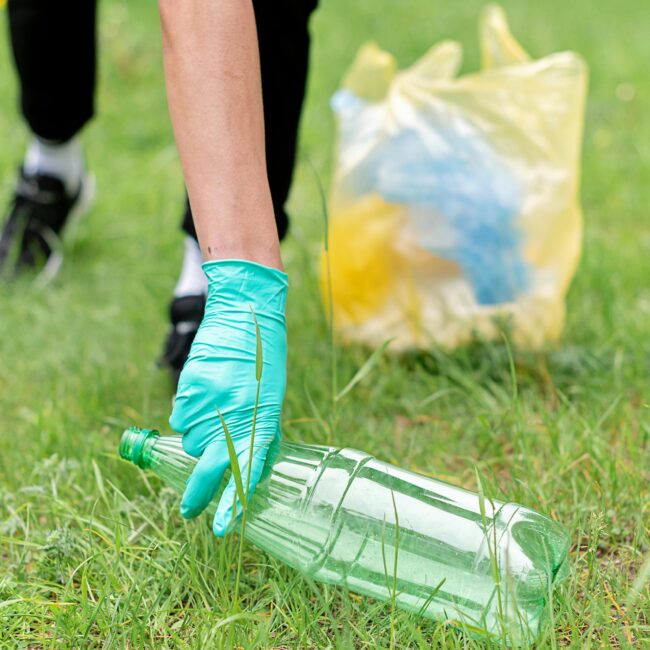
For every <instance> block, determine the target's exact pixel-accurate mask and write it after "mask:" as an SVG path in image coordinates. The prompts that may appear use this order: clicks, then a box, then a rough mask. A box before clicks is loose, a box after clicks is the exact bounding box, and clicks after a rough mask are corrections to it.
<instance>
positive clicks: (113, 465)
mask: <svg viewBox="0 0 650 650" xmlns="http://www.w3.org/2000/svg"><path fill="white" fill-rule="evenodd" d="M504 5H505V8H506V10H507V11H508V13H509V17H510V20H511V25H512V28H513V32H514V33H515V35H517V36H518V37H519V39H520V40H521V42H522V43H523V45H524V46H525V47H526V49H528V51H529V52H530V53H531V54H532V55H533V56H541V55H543V54H546V53H550V52H552V51H557V50H562V49H574V50H577V51H578V52H580V53H581V54H582V55H583V56H584V58H585V59H586V60H587V62H588V64H589V66H590V71H591V77H590V92H589V100H588V109H587V121H586V132H585V143H584V164H583V187H582V196H583V206H584V212H585V249H584V255H583V259H582V262H581V265H580V268H579V270H578V273H577V276H576V279H575V281H574V283H573V285H572V288H571V292H570V295H569V298H568V322H567V327H566V331H565V334H564V337H563V339H562V341H561V343H560V344H559V345H556V346H552V347H549V348H548V349H547V350H545V351H543V352H541V353H530V352H524V351H514V369H515V373H514V375H515V378H514V381H513V377H512V374H511V368H510V363H509V354H508V348H507V346H506V345H505V344H504V343H502V342H501V343H496V344H489V345H487V344H485V345H475V346H472V347H471V348H469V349H465V350H460V351H458V352H455V353H451V354H450V353H443V352H441V351H431V353H430V354H422V355H418V356H409V357H407V358H393V357H390V358H384V359H382V360H381V362H380V363H379V365H378V366H377V367H376V368H375V369H374V370H373V374H372V376H371V377H370V378H368V379H367V380H366V381H364V382H361V383H360V384H359V385H358V386H356V387H355V388H354V390H353V391H351V392H350V393H349V394H348V395H347V396H346V398H345V399H344V400H342V401H341V402H340V403H339V405H338V408H337V412H336V416H335V417H334V416H332V417H330V415H331V402H330V395H331V383H330V375H331V373H330V343H329V337H328V332H327V325H326V321H325V318H324V316H323V309H322V306H321V302H320V297H319V293H318V287H317V275H316V270H317V262H318V254H319V250H320V247H321V241H322V235H323V225H322V219H321V216H320V203H319V198H318V188H317V186H316V183H315V182H314V177H313V173H312V171H311V165H313V166H314V167H315V168H316V170H317V171H318V174H319V175H320V176H321V178H322V179H323V182H324V183H325V184H327V183H328V179H329V176H330V166H331V159H332V140H333V137H334V123H333V119H332V115H331V113H330V109H329V107H328V99H329V97H330V96H331V94H332V93H333V91H334V90H335V89H336V87H337V84H338V81H339V80H340V77H341V75H342V72H343V71H344V69H345V67H346V66H347V65H348V64H349V62H350V61H351V59H352V57H353V55H354V53H355V51H356V50H357V48H358V46H359V45H360V44H361V43H363V42H365V41H366V40H369V39H374V40H376V41H378V42H379V43H380V44H381V45H382V46H383V47H385V48H386V49H388V50H390V51H392V52H394V53H395V54H396V56H397V57H398V60H399V62H400V63H401V64H402V65H406V64H408V63H410V62H412V61H413V60H414V58H415V57H417V56H418V55H419V54H421V53H422V52H423V51H424V50H425V49H426V48H427V47H428V46H429V45H430V44H432V43H433V42H434V41H437V40H439V39H442V38H446V37H454V38H458V39H459V40H461V41H462V42H463V44H464V45H465V46H466V53H467V54H466V61H465V63H464V69H465V70H470V69H474V68H475V67H476V66H477V65H478V47H477V43H476V20H477V16H478V12H479V10H480V8H481V3H480V2H478V1H477V0H466V1H465V2H463V3H452V4H450V3H443V2H440V0H426V1H425V0H400V2H392V3H378V2H376V1H374V2H373V1H372V0H358V1H357V2H354V3H351V2H344V0H322V7H321V9H320V10H319V12H318V13H317V15H316V16H315V17H314V20H313V23H312V33H313V40H314V48H313V58H312V69H311V80H310V86H309V96H308V102H307V107H306V112H305V115H304V120H303V123H302V138H301V154H300V161H299V164H298V169H297V174H296V182H295V184H294V190H293V194H292V198H291V203H290V207H291V213H292V215H293V217H294V221H293V230H292V235H291V236H290V237H289V240H288V241H287V242H286V244H285V245H284V259H285V263H286V266H287V270H288V272H289V274H290V278H291V293H290V304H289V307H288V327H289V343H290V345H289V379H288V382H289V383H288V389H287V398H286V402H285V410H284V419H283V431H284V435H285V437H286V438H288V439H291V440H303V441H307V442H329V443H332V444H337V445H348V446H352V447H357V448H360V449H363V450H367V451H369V452H371V453H373V454H374V455H376V456H378V457H379V458H381V459H383V460H388V461H391V462H395V463H397V464H399V465H402V466H404V467H409V468H412V469H416V470H418V471H421V472H423V473H427V474H431V475H434V476H438V477H441V478H443V479H445V480H448V481H450V482H452V483H455V484H458V485H462V486H465V487H468V488H471V489H475V488H476V475H475V468H477V469H478V471H479V472H480V473H481V475H482V476H483V477H485V480H486V484H487V487H488V488H489V491H490V492H491V494H492V495H493V496H494V497H496V498H507V499H508V500H512V501H517V502H520V503H523V504H525V505H527V506H530V507H533V508H536V509H539V510H540V511H542V512H547V513H550V514H551V515H552V516H553V517H554V518H556V519H557V520H559V521H560V522H562V523H563V524H564V526H565V527H566V528H567V530H568V531H570V534H571V537H572V540H573V545H572V549H571V555H570V562H571V568H570V575H569V577H568V579H567V580H566V582H565V583H563V585H562V587H561V588H560V589H559V590H558V591H557V592H556V595H555V598H554V602H553V607H552V609H553V616H552V623H549V625H548V626H547V627H546V629H545V630H544V633H543V636H542V638H541V639H540V641H539V647H541V648H546V647H556V646H570V647H575V648H592V647H593V648H609V647H626V646H632V645H634V646H635V647H639V648H642V647H650V591H649V586H648V585H649V582H650V580H649V575H650V410H649V407H650V404H649V401H650V397H649V394H648V389H649V388H650V378H649V372H648V371H649V370H650V286H649V283H648V279H649V277H650V272H649V269H648V258H649V252H650V219H649V218H648V211H649V210H650V208H649V206H650V117H649V116H650V111H648V101H650V99H649V93H650V81H649V77H648V74H647V63H648V61H649V60H650V39H649V38H648V29H647V20H644V18H645V16H644V15H642V14H643V11H644V10H643V3H642V2H639V1H638V0H618V1H617V2H614V1H613V0H603V1H602V2H599V3H593V2H587V0H574V2H566V1H560V0H546V1H545V2H533V1H532V0H525V1H523V0H518V1H515V0H509V1H508V2H505V3H504ZM0 12H1V10H0ZM3 18H4V17H3ZM100 36H101V54H102V60H101V74H100V78H101V83H100V88H99V95H98V104H99V117H98V119H97V120H96V121H95V122H94V123H93V124H92V125H91V126H90V127H89V128H88V129H87V131H86V133H85V134H84V142H85V143H86V149H87V158H88V163H89V166H90V167H91V169H92V170H93V171H94V173H95V174H96V176H97V181H98V188H99V189H98V197H97V201H96V203H95V205H94V207H93V208H92V210H91V212H90V213H89V214H88V215H87V218H86V219H85V220H84V221H83V222H81V223H80V225H79V229H78V232H77V234H76V237H75V238H74V240H71V241H68V242H67V243H66V262H65V264H64V267H63V270H62V272H61V274H60V276H59V277H58V278H57V280H56V281H55V283H54V284H53V285H52V286H50V287H48V288H47V290H45V291H39V290H37V289H35V288H33V287H32V286H31V285H29V284H27V283H25V282H19V283H15V284H12V285H11V286H0V557H1V564H0V646H1V647H7V648H23V647H24V648H40V647H46V648H49V647H57V648H61V649H63V648H85V647H102V648H207V647H212V646H215V645H216V646H222V647H232V646H237V647H243V648H253V647H262V648H298V647H301V648H302V647H313V648H327V647H331V648H366V647H367V648H376V647H389V646H390V645H391V643H392V644H393V645H394V646H395V647H399V648H406V647H421V648H429V647H435V648H481V647H485V644H484V643H481V642H479V641H476V640H471V639H467V638H465V637H463V636H462V635H459V634H458V633H456V632H455V631H454V630H453V629H452V628H451V627H449V626H445V625H437V624H435V623H433V622H430V621H423V620H419V619H417V618H416V617H414V616H411V615H409V614H405V613H403V612H398V613H397V614H396V615H395V617H394V619H393V620H391V612H390V608H389V607H387V606H383V605H381V604H380V603H376V602H373V601H370V600H368V599H363V598H360V597H357V596H355V595H353V594H346V593H345V592H343V591H342V590H340V589H337V588H333V587H327V586H323V585H319V584H315V583H313V582H311V581H308V580H306V579H304V578H302V577H301V576H300V575H298V574H297V573H295V572H294V571H292V570H290V569H288V568H285V567H283V566H281V565H280V564H279V563H277V562H276V561H274V560H273V559H271V558H269V557H267V556H265V555H264V554H262V553H260V552H258V551H256V550H255V549H254V548H252V547H247V548H246V552H245V557H244V572H243V578H242V587H241V591H242V610H243V614H242V616H241V618H240V619H239V620H238V623H237V625H235V626H231V625H229V622H228V619H227V617H228V615H229V613H230V612H231V611H232V602H231V597H232V584H233V580H234V574H235V570H236V564H235V561H234V555H233V544H234V543H235V540H234V539H230V540H228V541H226V542H223V541H219V540H217V539H215V538H214V537H213V536H212V534H211V532H210V527H209V521H208V519H207V518H206V519H203V518H201V519H200V520H198V521H196V522H191V523H187V522H184V521H183V520H182V519H181V517H180V515H179V512H178V498H177V496H176V495H175V494H174V493H172V492H171V491H170V490H169V489H166V488H163V487H162V485H161V484H160V482H159V481H158V480H157V479H156V478H155V477H152V476H147V475H145V474H144V473H142V472H140V471H138V470H137V469H136V468H135V467H133V466H127V465H126V464H124V463H123V462H121V461H120V460H119V459H118V458H117V454H116V447H117V442H118V439H119V435H120V433H121V431H122V429H123V428H124V427H127V426H130V425H134V424H136V425H141V426H149V427H155V428H160V429H161V430H163V431H167V428H166V427H167V418H168V415H169V411H170V399H171V391H170V385H169V381H168V378H167V377H166V375H165V374H164V373H163V372H161V371H160V370H159V369H158V368H157V367H156V364H155V361H156V358H157V355H158V354H159V352H160V346H161V342H162V339H163V337H164V334H165V330H166V325H167V322H166V310H167V303H168V300H169V297H170V293H171V290H172V288H173V285H174V282H175V278H176V274H177V271H178V268H179V263H180V255H181V248H182V247H181V242H182V235H181V233H180V230H179V228H178V222H179V219H180V211H181V201H182V191H183V189H182V181H181V175H180V169H179V164H178V160H177V157H176V153H175V149H174V146H173V141H172V135H171V130H170V125H169V120H168V115H167V109H166V103H165V94H164V86H163V80H162V74H161V57H160V37H159V27H158V22H157V16H156V9H155V3H153V2H145V1H144V0H130V1H129V2H117V1H116V0H105V1H104V2H103V3H101V27H100ZM19 123H20V122H19V114H18V112H17V109H16V86H15V80H14V76H13V73H12V68H11V66H10V61H9V55H8V37H7V34H6V30H3V31H2V33H1V35H0V142H1V143H2V147H1V148H0V202H1V203H2V204H4V203H5V202H6V201H8V200H9V197H10V194H11V189H12V185H13V182H14V174H15V167H16V165H17V164H18V163H19V161H20V159H21V155H22V153H23V149H24V147H25V143H26V140H27V134H26V132H25V130H24V129H23V128H22V127H21V126H19ZM367 354H368V352H367V351H365V350H363V349H360V348H356V347H354V348H340V349H338V351H337V357H338V361H337V363H338V372H337V374H338V377H339V381H340V382H341V384H344V383H345V382H346V381H347V380H348V379H349V378H350V377H351V376H352V375H353V374H354V372H355V371H356V369H357V368H358V367H359V366H360V365H361V364H362V363H363V361H364V359H365V358H366V356H367ZM308 393H309V394H310V395H311V397H312V399H313V401H314V403H315V406H316V407H317V409H318V410H319V411H320V413H321V414H323V415H324V416H325V418H326V419H327V420H328V421H329V422H330V423H331V425H332V426H331V428H330V430H329V431H328V432H327V433H325V432H323V430H322V428H321V427H320V426H319V424H318V422H316V421H315V419H314V417H313V410H312V408H311V407H310V405H309V400H308V398H307V394H308ZM326 438H327V439H326ZM644 563H645V564H644ZM644 574H645V580H644V578H643V576H644ZM635 585H636V587H637V588H636V589H635V588H634V587H635ZM391 628H392V629H394V634H395V636H394V638H393V639H391Z"/></svg>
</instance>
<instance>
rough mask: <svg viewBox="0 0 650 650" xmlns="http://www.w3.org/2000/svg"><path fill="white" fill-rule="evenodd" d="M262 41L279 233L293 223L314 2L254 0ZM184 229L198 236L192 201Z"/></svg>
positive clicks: (269, 161)
mask: <svg viewBox="0 0 650 650" xmlns="http://www.w3.org/2000/svg"><path fill="white" fill-rule="evenodd" d="M253 4H254V7H255V19H256V22H257V33H258V38H259V44H260V62H261V71H262V93H263V97H264V123H265V133H266V162H267V167H268V175H269V184H270V186H271V197H272V199H273V209H274V211H275V220H276V223H277V226H278V234H279V236H280V239H282V238H283V237H284V236H285V235H286V233H287V229H288V227H289V219H288V216H287V213H286V210H285V207H284V204H285V203H286V201H287V198H288V196H289V190H290V188H291V179H292V176H293V167H294V163H295V159H296V144H297V138H298V125H299V122H300V112H301V110H302V104H303V100H304V97H305V85H306V81H307V68H308V62H309V31H308V23H309V17H310V15H311V13H312V11H313V10H314V9H315V8H316V4H317V3H316V2H315V1H314V0H254V2H253ZM183 229H184V230H185V232H187V233H188V234H189V235H191V236H193V237H196V230H195V229H194V222H193V220H192V213H191V210H190V207H189V202H188V203H187V207H186V211H185V214H184V217H183Z"/></svg>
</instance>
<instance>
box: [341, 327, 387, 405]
mask: <svg viewBox="0 0 650 650" xmlns="http://www.w3.org/2000/svg"><path fill="white" fill-rule="evenodd" d="M393 340H394V339H392V338H391V339H386V340H385V341H384V342H383V343H382V344H381V345H380V346H379V347H378V348H377V349H375V351H374V352H373V353H372V354H371V355H370V356H369V357H368V358H367V359H366V361H365V363H364V364H363V365H362V366H361V368H359V370H357V371H356V373H354V377H352V379H350V381H349V382H348V384H347V386H346V387H345V388H344V389H343V390H342V391H341V392H340V393H339V394H338V395H337V396H336V401H337V402H338V401H340V400H341V399H343V398H344V397H345V396H346V395H347V394H348V393H349V392H350V391H351V390H352V389H353V388H354V387H355V386H356V385H357V384H358V383H359V382H360V381H362V380H363V379H365V378H366V377H367V376H368V375H369V374H370V372H371V371H372V369H373V368H374V367H375V366H376V365H377V362H378V361H379V359H381V357H382V355H383V354H384V352H385V351H386V348H387V347H388V346H389V345H390V344H391V342H392V341H393Z"/></svg>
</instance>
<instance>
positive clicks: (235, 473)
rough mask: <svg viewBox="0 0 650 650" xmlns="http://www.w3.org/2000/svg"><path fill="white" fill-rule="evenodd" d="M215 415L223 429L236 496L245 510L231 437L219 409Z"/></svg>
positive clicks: (244, 498)
mask: <svg viewBox="0 0 650 650" xmlns="http://www.w3.org/2000/svg"><path fill="white" fill-rule="evenodd" d="M217 413H218V414H219V419H220V420H221V426H222V427H223V432H224V435H225V436H226V445H227V446H228V456H229V457H230V469H231V470H232V477H233V480H234V481H235V488H236V489H237V496H238V497H239V501H240V502H241V504H242V506H243V507H244V508H245V507H246V505H247V501H246V494H245V493H244V484H243V482H242V480H241V470H240V468H239V460H238V459H237V452H236V451H235V445H234V444H233V441H232V436H231V435H230V431H229V430H228V425H227V424H226V421H225V420H224V419H223V415H222V414H221V411H220V410H219V408H217Z"/></svg>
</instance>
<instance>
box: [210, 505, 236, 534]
mask: <svg viewBox="0 0 650 650" xmlns="http://www.w3.org/2000/svg"><path fill="white" fill-rule="evenodd" d="M231 518H232V514H231V512H230V509H229V510H228V511H227V512H225V513H220V512H217V514H216V515H215V516H214V521H213V522H212V532H213V533H214V534H215V535H216V536H217V537H224V536H225V535H226V533H227V532H228V528H229V523H230V519H231Z"/></svg>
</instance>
